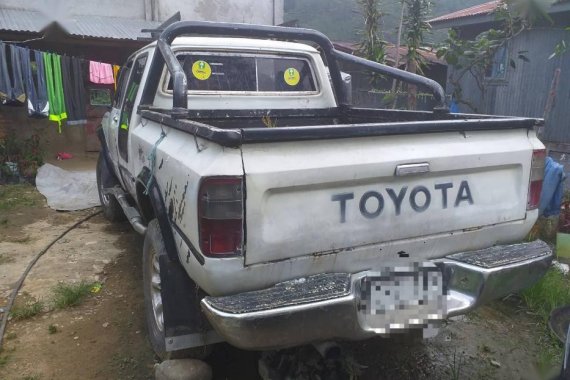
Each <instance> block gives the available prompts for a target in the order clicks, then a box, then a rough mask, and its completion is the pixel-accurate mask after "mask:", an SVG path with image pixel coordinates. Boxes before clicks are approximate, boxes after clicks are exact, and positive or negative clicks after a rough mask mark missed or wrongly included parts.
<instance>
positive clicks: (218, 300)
mask: <svg viewBox="0 0 570 380" xmlns="http://www.w3.org/2000/svg"><path fill="white" fill-rule="evenodd" d="M350 284H351V282H350V274H348V273H322V274H317V275H313V276H307V277H303V278H299V279H295V280H291V281H285V282H282V283H279V284H277V285H275V286H273V287H271V288H268V289H262V290H257V291H253V292H247V293H241V294H236V295H234V296H227V297H206V302H208V303H209V304H210V305H212V306H213V307H215V308H216V309H218V310H221V311H223V312H226V313H232V314H239V313H246V312H249V313H252V312H256V311H263V310H271V309H276V308H280V307H287V306H295V305H303V304H307V303H313V302H318V301H326V300H328V299H333V298H339V297H343V296H346V295H348V294H350Z"/></svg>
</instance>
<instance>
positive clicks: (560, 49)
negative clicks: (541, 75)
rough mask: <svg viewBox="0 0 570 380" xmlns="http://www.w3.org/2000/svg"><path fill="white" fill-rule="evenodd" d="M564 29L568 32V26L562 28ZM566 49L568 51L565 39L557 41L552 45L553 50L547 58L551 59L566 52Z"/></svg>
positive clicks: (569, 27) (569, 29)
mask: <svg viewBox="0 0 570 380" xmlns="http://www.w3.org/2000/svg"><path fill="white" fill-rule="evenodd" d="M564 30H565V31H567V32H570V26H567V27H566V28H564ZM567 51H568V43H567V42H566V41H565V40H561V41H560V42H559V43H557V44H556V46H555V47H554V52H552V54H550V57H548V59H552V58H554V57H560V56H561V55H564V54H566V52H567Z"/></svg>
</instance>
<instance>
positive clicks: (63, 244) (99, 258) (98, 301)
mask: <svg viewBox="0 0 570 380" xmlns="http://www.w3.org/2000/svg"><path fill="white" fill-rule="evenodd" d="M15 193H16V194H14V192H4V193H3V194H4V197H6V196H8V197H12V198H14V199H15V198H18V199H19V200H16V201H14V199H12V201H10V202H8V203H9V204H8V205H7V206H6V199H4V203H2V202H3V200H2V197H1V196H0V307H3V306H4V305H5V304H6V300H7V297H8V295H9V293H10V289H12V287H13V286H14V283H15V282H16V280H17V279H18V277H19V276H20V274H21V273H22V271H23V270H24V268H25V266H26V265H27V263H28V261H29V260H30V259H31V258H32V257H33V256H34V255H35V254H36V253H37V252H39V251H40V250H41V249H42V248H44V247H45V246H46V245H47V244H48V243H49V242H50V241H51V240H52V239H53V238H54V237H56V236H57V235H58V234H59V233H61V232H62V231H64V230H65V229H66V228H67V227H69V226H70V225H72V224H73V223H74V222H75V221H77V220H79V219H81V218H83V217H85V216H87V215H89V214H90V213H93V212H95V211H96V210H85V211H81V212H68V213H61V212H56V211H53V210H50V209H49V208H47V207H46V205H45V200H44V199H43V197H41V195H39V194H38V193H37V192H35V190H34V189H33V188H32V187H19V188H18V189H17V191H16V192H15ZM6 194H8V195H6ZM0 195H2V192H1V191H0ZM21 198H22V199H25V201H21ZM3 205H4V206H5V207H4V208H3ZM141 250H142V238H141V237H140V236H139V235H137V234H136V233H135V232H133V231H132V230H131V228H130V226H129V225H128V224H110V223H108V222H107V221H106V220H105V219H104V218H103V217H102V216H101V215H98V216H95V217H94V218H92V219H90V220H89V221H88V222H86V223H84V224H83V225H82V226H81V227H79V228H77V229H75V230H73V231H72V232H70V233H69V234H68V235H67V236H66V237H65V238H63V239H62V240H61V241H60V242H59V243H57V244H56V245H54V246H53V247H52V248H51V249H50V250H49V251H48V252H47V253H46V255H45V256H44V257H43V258H42V259H40V261H39V262H38V264H37V265H36V267H35V268H34V269H33V270H32V272H31V273H30V275H29V277H28V279H27V280H26V282H25V284H24V287H23V289H22V291H21V292H20V296H19V297H18V302H19V303H20V304H21V303H23V302H30V301H33V300H41V301H43V302H44V304H45V308H46V309H47V311H44V312H42V313H40V314H39V315H37V316H34V317H32V318H29V319H26V320H21V321H13V320H12V321H10V323H9V324H8V329H7V332H6V339H5V343H4V347H3V351H2V352H1V353H0V379H6V380H12V379H14V380H19V379H28V380H31V379H42V380H44V379H74V380H75V379H152V378H153V367H154V365H155V364H156V359H155V357H154V355H153V353H152V351H151V348H150V345H149V344H148V342H147V340H146V331H145V323H144V313H143V294H142V288H141V282H142V273H141ZM61 281H63V282H65V283H78V282H80V281H88V282H90V283H100V284H102V286H101V290H100V291H99V292H97V293H94V294H91V295H90V296H89V297H88V298H87V300H86V301H85V302H83V303H82V304H81V305H79V306H76V307H72V308H68V309H64V310H59V311H54V310H50V309H51V306H50V297H51V296H52V293H53V291H52V289H53V287H54V286H55V285H57V283H58V282H61ZM50 326H52V327H51V328H50ZM53 326H55V333H54V327H53ZM50 329H51V331H50ZM341 347H342V352H343V356H342V358H341V361H342V362H350V363H351V364H352V366H353V367H358V368H360V372H361V374H360V376H359V378H361V379H543V378H548V376H547V375H546V373H547V372H548V370H549V369H550V368H551V367H553V366H554V367H556V366H558V365H559V363H558V362H557V361H558V360H559V358H557V357H556V356H555V354H551V351H552V350H551V348H552V342H551V341H550V340H549V338H548V337H547V336H546V330H545V328H544V325H542V324H540V323H539V321H538V320H537V319H536V317H535V316H532V315H529V314H528V313H527V312H526V311H525V310H524V309H522V308H521V307H520V305H519V303H518V301H517V299H516V297H512V298H510V299H509V300H508V301H506V302H497V303H495V304H493V305H491V306H487V307H484V308H482V309H480V310H478V311H477V312H474V313H471V314H470V315H468V316H467V317H462V318H454V319H453V320H451V321H449V322H448V323H447V324H446V325H445V326H443V327H442V329H441V331H440V333H439V335H438V336H437V337H435V338H433V339H429V340H424V341H422V340H417V339H411V338H409V337H404V336H396V337H394V338H390V339H372V340H368V341H364V342H350V343H342V344H341ZM306 349H307V348H305V350H306ZM308 349H311V348H308ZM261 355H262V354H261V353H258V352H246V351H240V350H237V349H235V348H232V347H230V346H228V345H225V344H220V345H217V347H216V348H215V350H214V353H213V354H212V355H211V356H210V358H209V359H208V361H209V362H210V364H211V365H212V367H213V369H214V375H215V378H216V379H258V378H259V376H258V375H257V362H258V359H259V357H260V356H261ZM347 358H350V360H348V359H347ZM551 363H553V364H551ZM356 372H358V371H356Z"/></svg>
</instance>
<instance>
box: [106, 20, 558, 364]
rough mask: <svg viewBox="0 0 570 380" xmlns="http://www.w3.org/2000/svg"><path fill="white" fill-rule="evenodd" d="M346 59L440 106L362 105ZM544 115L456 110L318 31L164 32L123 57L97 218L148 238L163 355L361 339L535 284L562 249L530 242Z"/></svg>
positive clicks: (151, 321) (195, 28)
mask: <svg viewBox="0 0 570 380" xmlns="http://www.w3.org/2000/svg"><path fill="white" fill-rule="evenodd" d="M291 41H301V42H303V43H301V42H291ZM343 61H348V62H350V63H351V64H356V65H361V66H362V67H363V69H368V70H370V71H372V72H375V73H376V74H381V75H386V76H392V77H396V78H398V79H400V80H403V81H407V82H409V83H412V84H415V85H419V86H424V87H426V88H427V89H428V90H430V91H431V92H432V93H433V94H434V97H435V99H436V100H437V101H439V106H438V107H437V108H435V109H434V111H433V112H411V111H395V110H384V109H359V108H355V107H351V105H350V104H349V102H348V100H347V99H349V92H350V81H349V77H348V76H347V75H344V74H343V73H342V72H341V71H340V68H339V67H340V66H339V65H340V62H343ZM538 122H540V121H539V120H535V119H525V118H514V117H496V116H481V115H464V114H450V113H449V112H447V111H446V108H445V104H444V92H443V89H442V88H441V87H440V86H439V85H438V84H437V83H435V82H433V81H431V80H429V79H426V78H423V77H421V76H417V75H412V74H410V73H406V72H403V71H400V70H396V69H393V68H390V67H387V66H383V65H380V64H377V63H374V62H370V61H367V60H364V59H361V58H358V57H355V56H352V55H348V54H346V53H342V52H339V51H336V50H335V49H334V48H333V45H332V44H331V42H330V41H329V40H328V39H327V38H326V37H325V36H324V35H322V34H321V33H319V32H316V31H312V30H305V29H294V28H284V27H269V26H253V25H242V24H219V23H218V24H216V23H206V22H178V23H175V24H173V25H171V26H169V27H168V28H166V29H165V30H164V31H163V32H162V34H161V35H160V38H158V40H157V41H156V42H154V43H151V44H150V45H148V46H147V47H145V48H143V49H141V50H139V51H138V52H136V53H134V54H133V55H132V56H131V57H130V59H129V60H128V62H127V63H126V65H125V66H124V67H123V68H122V70H121V73H120V81H119V85H118V89H117V94H116V97H115V102H114V106H113V108H112V110H111V111H110V112H109V113H108V114H107V115H106V117H105V118H104V120H103V123H102V128H101V129H100V133H99V137H100V139H101V143H102V146H103V149H102V152H101V155H100V158H99V162H98V167H97V169H98V170H97V174H98V176H97V177H98V185H99V192H100V197H101V203H102V205H103V209H104V212H105V215H106V216H107V217H108V218H109V219H110V220H119V219H121V218H124V217H125V216H126V218H127V219H128V220H129V221H130V223H131V224H132V225H133V227H134V228H135V229H136V230H137V231H138V232H140V233H141V234H144V236H145V238H144V239H145V240H144V252H143V256H144V259H143V260H144V292H145V304H146V311H147V320H148V326H149V335H150V340H151V342H152V345H153V348H154V349H155V351H156V352H157V354H158V355H159V356H161V357H163V358H165V357H170V355H171V354H173V353H180V351H184V350H186V351H187V349H189V348H197V347H204V346H206V345H208V344H212V343H215V342H218V341H222V340H225V341H227V342H229V343H231V344H232V345H235V346H238V347H241V348H246V349H270V348H281V347H288V346H295V345H299V344H304V343H309V342H317V341H323V340H332V339H364V338H367V337H371V336H375V335H385V334H390V333H392V332H395V331H397V330H406V329H414V328H418V329H419V328H423V327H427V326H431V325H433V324H437V322H438V321H441V320H443V319H445V318H446V317H448V316H452V315H457V314H462V313H465V312H467V311H469V310H471V309H472V308H474V307H476V306H478V305H480V304H482V303H484V302H486V301H488V300H491V299H494V298H497V297H501V296H504V295H506V294H508V293H510V292H516V291H518V290H520V289H523V288H525V287H527V286H529V285H531V284H533V283H534V282H535V281H536V280H538V279H539V278H540V277H541V276H542V275H543V274H544V273H545V271H546V270H547V268H548V266H549V264H550V261H551V259H552V252H551V250H550V249H549V247H548V246H547V245H546V244H545V243H543V242H541V241H535V242H529V243H520V242H521V241H522V240H523V239H524V238H525V236H526V235H527V233H528V232H529V230H530V229H531V227H532V226H533V224H534V223H535V221H536V219H537V216H538V209H537V205H538V199H539V197H540V191H541V187H542V177H543V173H544V159H545V150H544V146H543V145H542V144H541V142H540V141H539V140H538V139H537V137H536V136H535V132H534V127H535V125H536V124H537V123H538Z"/></svg>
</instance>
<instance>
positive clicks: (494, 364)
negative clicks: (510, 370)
mask: <svg viewBox="0 0 570 380" xmlns="http://www.w3.org/2000/svg"><path fill="white" fill-rule="evenodd" d="M491 365H492V366H493V367H496V368H501V363H499V362H498V361H496V360H491Z"/></svg>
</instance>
